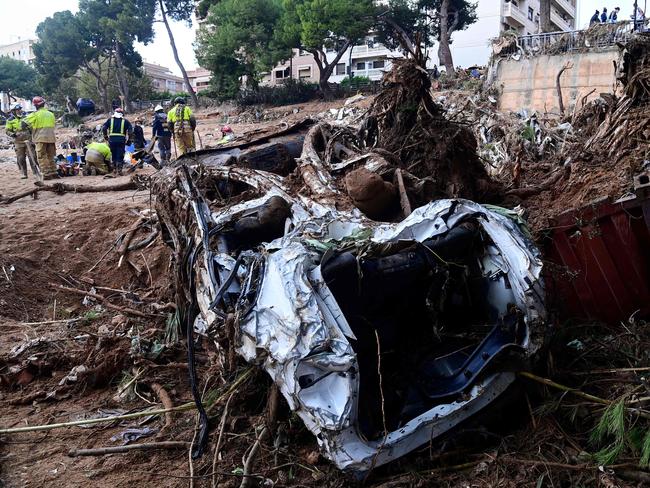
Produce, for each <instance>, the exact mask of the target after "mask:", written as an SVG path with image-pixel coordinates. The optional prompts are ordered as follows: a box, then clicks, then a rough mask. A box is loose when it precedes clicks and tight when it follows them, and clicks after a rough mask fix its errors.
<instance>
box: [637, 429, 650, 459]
mask: <svg viewBox="0 0 650 488" xmlns="http://www.w3.org/2000/svg"><path fill="white" fill-rule="evenodd" d="M639 465H640V466H641V467H642V468H650V430H648V431H647V432H646V433H645V436H644V437H643V442H642V443H641V460H640V461H639Z"/></svg>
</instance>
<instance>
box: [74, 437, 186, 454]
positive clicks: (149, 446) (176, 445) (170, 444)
mask: <svg viewBox="0 0 650 488" xmlns="http://www.w3.org/2000/svg"><path fill="white" fill-rule="evenodd" d="M188 445H189V443H188V442H183V441H160V442H145V443H142V444H128V445H126V446H111V447H98V448H95V449H70V451H68V456H70V457H77V456H105V455H107V454H119V453H123V452H129V451H150V450H153V449H184V448H186V447H187V446H188Z"/></svg>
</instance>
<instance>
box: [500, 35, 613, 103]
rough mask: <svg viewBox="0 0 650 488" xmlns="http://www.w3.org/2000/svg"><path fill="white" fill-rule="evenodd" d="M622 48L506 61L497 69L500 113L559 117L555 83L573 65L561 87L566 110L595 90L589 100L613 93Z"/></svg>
mask: <svg viewBox="0 0 650 488" xmlns="http://www.w3.org/2000/svg"><path fill="white" fill-rule="evenodd" d="M618 52H619V51H618V48H616V47H613V48H608V49H603V50H599V51H592V52H587V53H567V54H563V55H557V56H538V57H534V58H522V59H520V60H519V61H515V60H513V59H507V60H506V59H504V60H501V61H499V64H498V66H497V67H496V79H495V84H496V86H498V87H500V88H501V89H502V94H501V97H500V98H499V109H500V110H502V111H518V110H521V109H522V108H525V109H528V110H536V111H538V112H554V113H559V105H558V99H557V89H556V87H555V80H556V77H557V74H558V73H559V71H560V70H561V69H562V67H563V66H564V65H565V64H566V63H567V62H570V63H572V64H573V68H572V69H569V70H566V71H565V72H564V74H563V75H562V79H561V86H562V96H563V99H564V106H565V107H566V108H567V109H568V108H573V106H574V105H575V103H576V100H579V99H581V98H582V97H583V96H585V95H586V94H587V93H589V92H590V91H591V90H593V89H594V88H595V89H596V91H595V92H594V93H593V94H592V95H591V96H590V97H589V98H590V99H591V98H595V97H597V96H598V95H599V94H600V93H613V91H614V86H615V75H614V64H613V61H617V60H618Z"/></svg>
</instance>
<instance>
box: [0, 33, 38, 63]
mask: <svg viewBox="0 0 650 488" xmlns="http://www.w3.org/2000/svg"><path fill="white" fill-rule="evenodd" d="M35 42H36V40H35V39H23V40H21V41H17V42H12V43H11V44H5V45H4V46H0V56H8V57H10V58H12V59H16V60H18V61H23V62H24V63H27V64H32V63H33V62H34V58H35V57H36V56H34V49H33V48H32V46H33V45H34V43H35Z"/></svg>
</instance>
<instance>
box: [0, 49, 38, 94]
mask: <svg viewBox="0 0 650 488" xmlns="http://www.w3.org/2000/svg"><path fill="white" fill-rule="evenodd" d="M0 91H3V92H5V93H8V94H10V95H12V96H18V97H22V98H30V97H32V96H34V95H37V94H38V91H39V86H38V73H37V72H36V70H34V68H32V67H31V66H29V65H28V64H25V63H23V62H22V61H18V60H16V59H12V58H10V57H7V56H0Z"/></svg>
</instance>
